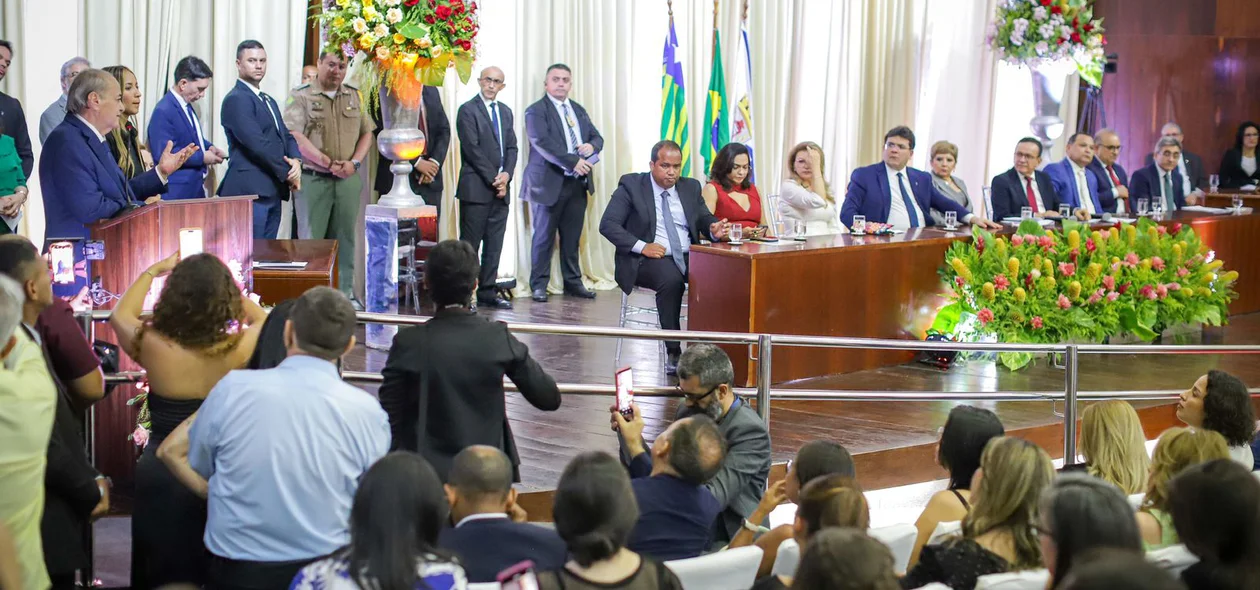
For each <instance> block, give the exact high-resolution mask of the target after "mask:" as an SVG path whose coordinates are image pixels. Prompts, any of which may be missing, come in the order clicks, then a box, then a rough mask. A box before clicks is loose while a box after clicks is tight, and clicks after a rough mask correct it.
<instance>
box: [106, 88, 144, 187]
mask: <svg viewBox="0 0 1260 590" xmlns="http://www.w3.org/2000/svg"><path fill="white" fill-rule="evenodd" d="M102 69H103V70H105V72H106V73H108V74H109V75H111V76H113V77H114V79H115V80H118V87H119V88H121V89H122V112H121V113H119V115H118V127H116V128H115V129H114V130H113V131H111V132H110V133H109V137H108V138H106V142H105V143H106V144H107V145H108V146H109V152H110V153H111V154H113V155H114V160H116V161H117V162H118V167H119V168H122V171H123V176H124V177H126V178H127V180H131V179H132V178H135V177H136V176H139V175H140V174H143V173H144V172H146V171H148V170H149V168H152V167H153V156H152V154H150V153H149V150H148V149H147V148H146V147H145V146H144V144H142V143H140V132H139V130H137V129H136V125H135V120H136V115H137V114H139V113H140V98H141V97H142V96H143V94H141V93H140V81H139V80H138V79H137V78H136V74H135V72H132V71H131V70H130V69H128V68H127V66H109V67H106V68H102Z"/></svg>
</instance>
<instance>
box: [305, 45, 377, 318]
mask: <svg viewBox="0 0 1260 590" xmlns="http://www.w3.org/2000/svg"><path fill="white" fill-rule="evenodd" d="M346 65H347V60H346V58H345V56H343V55H341V53H340V52H339V51H325V52H324V53H322V54H320V56H319V64H318V69H319V74H318V75H317V76H316V78H315V82H313V83H311V84H304V85H302V86H298V87H297V88H294V89H293V92H292V93H291V94H290V95H289V101H288V103H287V105H286V106H285V108H284V123H285V125H287V126H288V127H289V129H290V132H291V133H292V134H293V138H294V139H295V140H296V141H297V144H298V150H299V151H301V152H302V194H301V198H299V199H298V200H297V203H296V204H295V206H294V215H295V216H296V217H297V219H298V235H299V236H300V237H302V238H305V239H335V240H337V272H338V274H339V275H340V278H339V279H338V283H339V284H338V287H339V288H340V289H341V291H342V292H343V293H345V294H346V295H347V296H349V295H350V294H351V290H352V289H353V287H354V259H355V257H354V240H355V237H356V235H357V234H358V232H357V231H356V230H357V228H358V221H359V206H360V195H361V193H362V189H363V177H362V176H361V175H360V174H359V169H360V168H361V166H362V162H363V159H364V158H365V157H366V156H367V152H368V149H370V148H371V146H372V129H373V124H372V119H371V118H370V117H369V116H368V115H367V113H365V112H364V110H363V98H362V97H361V96H360V95H359V91H358V89H356V88H355V87H353V86H350V85H348V84H343V83H342V81H343V80H344V79H345V77H346Z"/></svg>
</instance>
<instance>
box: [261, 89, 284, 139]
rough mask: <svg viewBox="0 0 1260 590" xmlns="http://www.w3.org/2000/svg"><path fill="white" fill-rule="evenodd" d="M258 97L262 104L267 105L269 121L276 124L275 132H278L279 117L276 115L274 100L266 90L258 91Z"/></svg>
mask: <svg viewBox="0 0 1260 590" xmlns="http://www.w3.org/2000/svg"><path fill="white" fill-rule="evenodd" d="M258 97H259V98H261V99H262V101H263V104H265V105H267V112H268V113H271V122H272V124H274V125H275V126H276V133H279V132H280V118H279V117H278V116H277V115H276V101H274V100H271V96H269V95H268V94H267V93H266V92H259V93H258Z"/></svg>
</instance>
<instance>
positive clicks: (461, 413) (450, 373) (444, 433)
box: [379, 309, 560, 481]
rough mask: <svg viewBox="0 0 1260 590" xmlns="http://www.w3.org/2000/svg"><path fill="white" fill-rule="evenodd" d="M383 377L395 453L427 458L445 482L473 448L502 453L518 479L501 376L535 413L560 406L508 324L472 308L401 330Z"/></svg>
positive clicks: (549, 383) (382, 393)
mask: <svg viewBox="0 0 1260 590" xmlns="http://www.w3.org/2000/svg"><path fill="white" fill-rule="evenodd" d="M426 368H428V369H430V370H426ZM381 374H382V375H383V376H384V382H383V383H382V384H381V389H380V392H379V397H380V400H381V406H382V407H383V408H385V412H386V413H387V414H389V429H390V433H391V434H392V435H393V442H392V449H391V450H396V449H403V450H408V451H415V452H418V453H420V454H421V455H424V457H425V459H428V460H429V463H431V464H432V465H433V468H434V469H436V470H437V473H438V475H439V476H440V477H441V478H442V481H446V476H447V474H448V473H449V472H450V470H451V461H452V460H454V458H455V455H456V454H458V453H459V452H460V451H462V450H464V449H465V448H467V447H470V446H472V445H488V446H492V447H495V448H498V449H501V450H503V452H504V453H507V455H508V457H510V458H511V459H512V466H513V472H514V477H515V479H516V481H520V471H519V466H520V458H519V457H518V456H517V453H516V442H515V440H514V439H513V438H512V429H511V427H510V426H509V425H508V420H507V407H506V403H505V401H504V397H505V394H504V392H503V376H504V375H507V376H508V378H510V379H511V380H512V382H513V383H515V384H516V387H517V388H518V389H519V390H520V392H521V395H523V396H525V399H526V400H528V401H529V403H531V404H533V406H534V407H536V408H538V409H540V410H545V411H552V410H555V409H556V408H559V407H560V390H559V389H558V388H557V387H556V381H555V379H552V378H551V376H550V375H548V374H547V372H546V371H544V370H543V368H542V367H541V366H539V364H538V363H537V362H536V361H535V360H534V359H533V358H530V356H529V347H527V346H525V345H524V344H522V343H521V342H520V341H519V340H517V339H516V337H515V336H513V335H512V334H511V333H509V332H508V329H507V325H506V324H502V323H499V322H493V321H491V320H489V319H486V318H484V317H481V316H479V315H477V313H476V312H472V311H468V310H467V309H442V310H439V311H438V312H437V313H436V314H434V316H433V319H431V320H429V321H428V323H426V324H424V325H421V326H414V327H410V328H405V329H403V330H400V331H399V332H398V336H396V337H394V345H393V346H392V347H390V349H389V359H388V360H387V361H386V362H385V368H384V369H382V370H381ZM422 391H423V392H424V394H423V395H422Z"/></svg>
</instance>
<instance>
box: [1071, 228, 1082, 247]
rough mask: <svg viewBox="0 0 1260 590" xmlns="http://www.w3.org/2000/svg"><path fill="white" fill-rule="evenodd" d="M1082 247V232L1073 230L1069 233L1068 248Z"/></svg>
mask: <svg viewBox="0 0 1260 590" xmlns="http://www.w3.org/2000/svg"><path fill="white" fill-rule="evenodd" d="M1080 247H1081V232H1078V231H1076V230H1072V231H1070V232H1068V248H1071V249H1075V248H1080Z"/></svg>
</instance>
